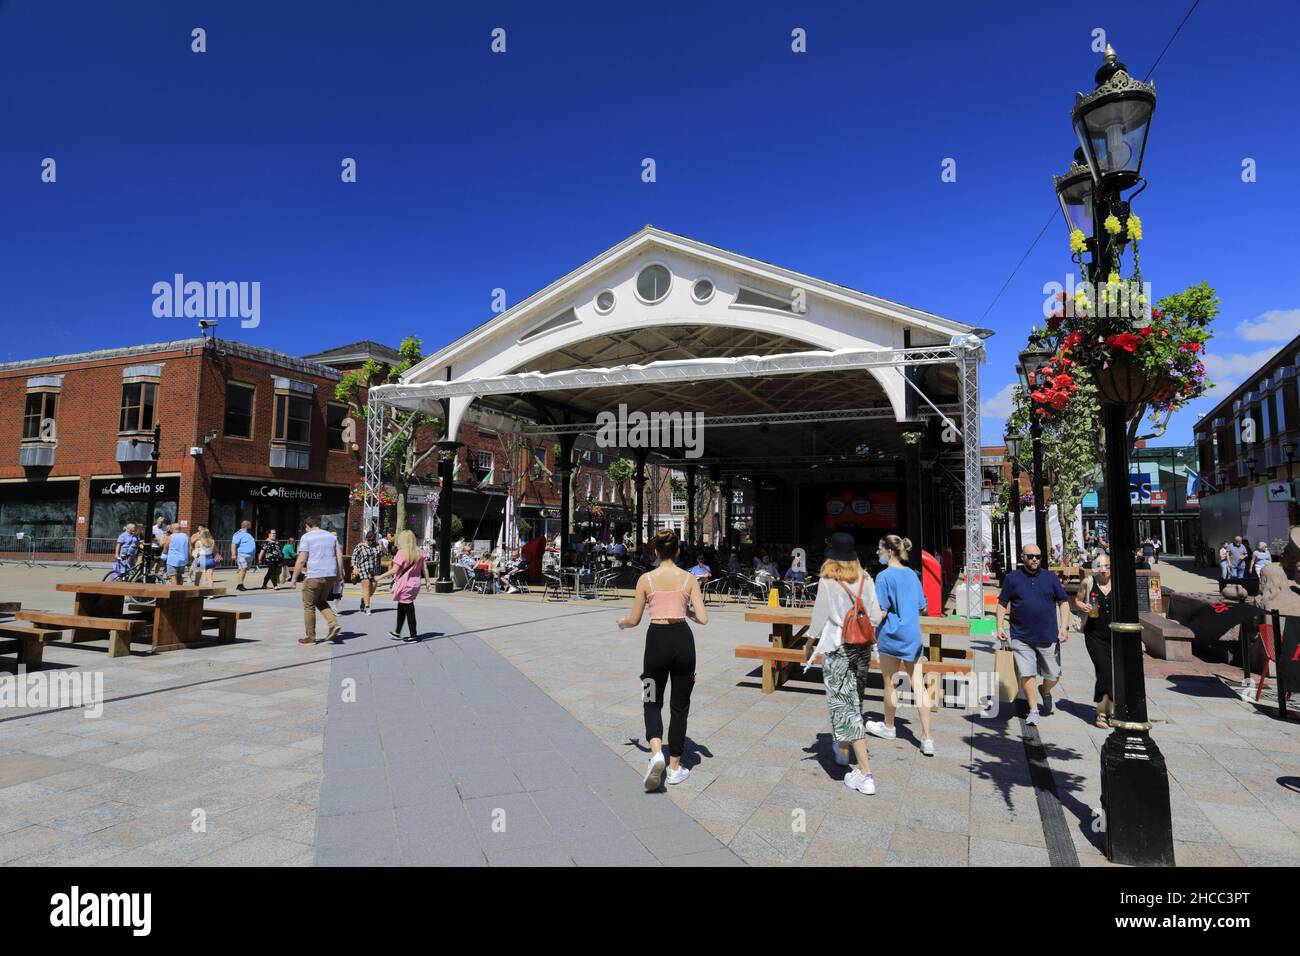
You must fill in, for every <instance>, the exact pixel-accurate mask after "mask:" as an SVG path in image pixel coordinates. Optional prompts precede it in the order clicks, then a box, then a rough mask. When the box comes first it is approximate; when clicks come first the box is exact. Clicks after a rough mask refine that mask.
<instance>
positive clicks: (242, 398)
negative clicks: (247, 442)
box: [222, 382, 255, 438]
mask: <svg viewBox="0 0 1300 956" xmlns="http://www.w3.org/2000/svg"><path fill="white" fill-rule="evenodd" d="M254 392H255V389H254V388H253V386H251V385H240V384H239V383H237V382H227V383H226V420H225V424H224V426H223V427H222V431H223V432H224V434H225V435H226V437H228V438H252V437H253V394H254Z"/></svg>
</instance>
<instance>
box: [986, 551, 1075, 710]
mask: <svg viewBox="0 0 1300 956" xmlns="http://www.w3.org/2000/svg"><path fill="white" fill-rule="evenodd" d="M1020 560H1021V563H1022V564H1023V568H1017V569H1016V570H1014V571H1012V572H1011V573H1010V574H1008V575H1007V576H1006V579H1005V580H1004V581H1003V582H1002V593H1001V594H999V595H998V612H997V617H998V640H999V641H1003V642H1005V641H1007V640H1008V638H1009V639H1010V641H1011V653H1012V654H1013V655H1014V656H1015V659H1016V673H1017V674H1018V675H1019V676H1020V687H1021V689H1022V690H1023V691H1024V693H1025V701H1026V702H1027V703H1028V705H1029V715H1028V716H1027V717H1026V718H1025V723H1027V724H1030V725H1032V726H1036V725H1037V724H1038V717H1039V715H1040V714H1041V715H1042V716H1044V717H1046V716H1048V715H1049V714H1051V713H1052V688H1053V687H1055V686H1056V682H1057V681H1059V680H1060V679H1061V643H1062V642H1064V641H1067V640H1069V637H1070V632H1069V630H1068V625H1069V622H1070V603H1069V600H1068V598H1066V596H1065V588H1063V587H1061V579H1060V578H1058V577H1057V576H1056V575H1055V574H1053V573H1052V572H1051V571H1044V570H1042V563H1043V553H1042V551H1040V550H1039V548H1038V545H1036V544H1027V545H1025V547H1024V549H1023V550H1022V551H1021V552H1020ZM1008 606H1009V607H1010V608H1011V633H1010V635H1008V634H1007V629H1006V621H1005V618H1006V616H1007V608H1008ZM1039 677H1041V678H1042V679H1043V686H1042V692H1043V703H1042V707H1041V709H1040V707H1039V705H1038V690H1039V688H1038V683H1037V680H1036V678H1039Z"/></svg>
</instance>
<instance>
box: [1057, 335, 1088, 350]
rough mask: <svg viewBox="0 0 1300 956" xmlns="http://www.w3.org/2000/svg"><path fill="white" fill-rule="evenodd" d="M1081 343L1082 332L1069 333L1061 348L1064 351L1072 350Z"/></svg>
mask: <svg viewBox="0 0 1300 956" xmlns="http://www.w3.org/2000/svg"><path fill="white" fill-rule="evenodd" d="M1082 341H1083V333H1082V332H1077V331H1076V332H1071V333H1070V334H1069V335H1067V336H1066V337H1065V340H1064V341H1063V342H1062V343H1061V347H1062V348H1065V349H1072V348H1074V347H1075V346H1076V345H1078V344H1079V343H1080V342H1082Z"/></svg>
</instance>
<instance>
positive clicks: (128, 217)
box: [0, 0, 1300, 444]
mask: <svg viewBox="0 0 1300 956" xmlns="http://www.w3.org/2000/svg"><path fill="white" fill-rule="evenodd" d="M1190 2H1191V0H1176V2H1172V0H1152V2H1147V3H1143V4H1133V3H1131V2H1100V3H1092V4H1087V5H1081V4H1068V5H1067V4H1055V3H1053V4H1045V3H1041V2H1025V3H980V4H974V3H956V2H953V3H937V4H934V3H927V4H868V3H861V2H852V3H847V2H846V3H836V2H827V3H816V4H806V3H798V4H796V3H746V4H743V5H742V4H738V3H737V4H727V3H718V4H702V3H689V4H688V3H664V4H649V5H645V4H626V5H624V4H619V5H613V4H579V3H573V4H545V5H543V4H536V3H518V4H507V3H482V4H449V3H448V4H438V3H391V2H374V3H365V4H355V3H352V4H334V3H328V2H321V3H267V2H265V0H262V2H257V3H253V2H230V0H223V2H221V3H216V2H207V3H200V2H147V0H134V2H131V3H129V4H125V3H114V4H104V3H99V2H95V3H90V2H84V3H64V2H58V0H45V2H36V0H0V116H3V118H4V142H3V146H2V147H0V210H3V212H2V213H0V215H3V226H4V227H3V229H0V287H2V288H3V295H0V323H3V325H2V327H3V328H4V329H5V330H6V331H7V332H9V333H10V334H9V335H7V336H6V337H5V340H4V341H3V342H0V360H9V359H16V358H24V357H31V356H36V355H41V354H48V353H51V352H66V351H75V350H81V349H89V348H102V347H109V346H115V345H123V344H130V343H137V342H144V341H155V340H164V339H167V338H174V337H186V336H190V335H193V334H195V331H196V330H195V329H194V327H193V326H194V323H193V319H183V318H170V319H169V318H155V317H154V315H153V313H152V305H153V296H152V293H151V291H150V290H151V288H152V285H153V283H155V282H157V281H160V280H167V279H170V278H171V276H172V275H173V274H174V273H176V272H181V273H184V274H185V275H186V276H187V277H189V278H194V279H200V280H245V281H252V280H257V281H260V282H261V284H262V301H261V314H262V321H261V325H260V326H259V327H258V328H256V329H248V330H241V329H239V328H238V327H237V324H236V323H233V322H226V323H223V325H222V328H221V334H223V335H226V336H229V337H231V338H237V339H240V340H242V341H247V342H250V343H253V344H259V345H265V346H268V347H272V348H280V349H285V350H288V351H293V352H298V353H305V352H309V351H315V350H317V349H321V348H327V347H331V346H334V345H338V344H342V343H344V342H348V341H353V340H355V339H360V338H375V339H379V340H385V341H390V342H396V341H397V340H398V339H400V338H401V337H403V336H404V335H407V334H410V333H415V334H418V335H420V336H421V337H422V339H423V340H424V343H425V345H426V348H429V349H432V348H436V347H438V346H440V345H442V344H445V343H446V342H448V341H450V340H452V339H453V338H455V337H456V336H458V335H460V334H461V333H463V332H464V331H466V330H467V329H469V328H472V327H473V326H475V325H478V324H479V323H480V322H482V321H484V320H486V319H487V318H490V316H491V312H490V304H491V299H490V297H491V293H492V290H493V289H494V288H497V287H501V288H504V289H505V290H506V293H507V296H508V300H509V301H510V302H514V301H518V300H519V299H521V298H523V297H525V296H526V295H528V294H530V293H531V292H533V291H535V290H536V289H538V288H540V287H542V286H543V285H545V284H547V283H548V282H550V281H551V280H552V279H554V278H556V277H557V276H559V275H562V274H563V273H565V272H567V271H569V270H570V269H572V268H573V267H575V266H576V265H578V264H580V263H581V262H583V261H585V260H586V259H587V258H589V257H590V256H592V255H594V254H596V253H597V252H599V251H601V250H602V249H604V248H606V247H608V246H610V245H613V244H614V243H615V242H617V241H619V240H620V239H622V238H624V237H625V236H627V235H628V234H630V233H632V232H634V231H635V230H636V229H638V228H639V227H640V226H642V225H643V224H645V223H647V222H651V223H654V224H655V225H657V226H660V227H663V228H665V229H669V230H672V231H675V232H680V233H683V234H685V235H688V236H691V237H693V238H697V239H700V240H703V241H706V242H710V243H713V244H716V245H720V246H723V247H726V248H730V249H735V250H737V251H739V252H742V253H745V254H748V255H751V256H754V257H756V258H760V259H765V260H768V261H772V262H777V263H780V264H782V265H786V266H789V267H790V268H793V269H797V270H800V271H803V272H807V273H811V274H813V275H817V276H821V277H824V278H827V279H830V280H833V281H836V282H841V283H844V284H846V285H850V286H854V287H856V288H860V289H864V290H867V291H869V292H872V293H875V294H877V295H882V296H885V297H888V298H892V299H896V300H898V301H901V302H905V303H908V304H911V305H915V306H917V307H919V308H924V309H927V310H930V311H933V312H937V313H940V314H943V315H948V316H951V317H953V318H955V319H959V320H962V321H965V322H970V323H972V324H976V325H985V326H988V327H990V328H992V329H994V330H995V331H996V332H997V335H996V336H995V337H994V338H993V339H992V340H991V341H990V343H989V363H988V365H987V366H985V368H984V370H983V394H984V397H985V400H986V408H987V410H988V411H990V412H992V413H993V414H991V415H990V416H989V417H986V418H985V419H984V420H983V422H982V425H983V432H984V434H985V436H986V437H987V438H989V439H992V438H994V437H995V436H997V435H999V434H1000V433H1001V426H1002V418H1001V417H1000V416H999V415H998V414H997V413H998V412H999V411H1000V410H1001V408H1002V406H1001V402H1002V399H1003V398H1004V397H1005V394H1004V393H1001V390H1002V389H1003V387H1004V386H1005V385H1006V384H1007V383H1009V382H1010V381H1011V380H1012V378H1013V374H1014V373H1013V369H1012V365H1013V362H1014V355H1015V353H1016V351H1017V350H1018V349H1019V348H1020V347H1021V346H1022V345H1023V343H1024V336H1025V334H1026V332H1027V331H1028V329H1029V326H1030V324H1031V323H1032V322H1033V321H1034V320H1035V319H1036V318H1038V317H1039V316H1041V308H1042V301H1043V294H1042V287H1043V284H1044V283H1045V282H1048V281H1052V280H1056V281H1063V280H1064V277H1065V274H1066V272H1067V271H1068V270H1069V268H1070V262H1069V258H1068V250H1067V246H1066V237H1065V229H1064V226H1063V225H1062V224H1061V223H1060V222H1059V221H1053V222H1052V224H1051V226H1050V227H1049V228H1048V230H1047V232H1046V233H1045V234H1044V235H1043V237H1042V239H1041V241H1039V243H1038V245H1037V246H1036V247H1035V248H1034V250H1033V252H1032V253H1031V254H1030V255H1029V257H1028V258H1027V259H1026V260H1025V262H1024V264H1023V265H1022V266H1021V267H1020V269H1019V271H1018V273H1017V274H1016V276H1015V278H1014V279H1013V280H1012V281H1011V283H1010V284H1009V285H1008V286H1007V288H1006V289H1005V290H1004V291H1003V292H1002V293H1001V295H1000V297H998V298H997V301H996V304H995V305H993V307H992V309H991V310H989V305H990V303H992V302H993V301H994V298H995V296H997V294H998V292H999V289H1001V287H1002V285H1003V283H1004V282H1005V281H1006V279H1007V277H1008V275H1010V274H1011V272H1012V269H1013V268H1014V267H1015V266H1016V264H1017V262H1019V261H1020V259H1021V257H1022V256H1023V255H1024V253H1025V251H1026V250H1027V249H1028V248H1029V245H1030V243H1031V241H1032V240H1033V239H1034V237H1035V236H1036V235H1038V233H1039V230H1040V229H1041V228H1042V227H1043V225H1044V223H1045V222H1046V221H1047V219H1048V217H1049V216H1050V215H1053V212H1054V210H1055V208H1056V206H1055V198H1054V196H1053V195H1052V191H1051V182H1050V177H1051V175H1052V174H1053V173H1059V172H1062V171H1064V169H1065V167H1066V166H1067V165H1068V164H1069V161H1070V156H1071V153H1072V151H1073V148H1074V146H1075V145H1076V144H1075V142H1074V139H1073V134H1072V132H1071V129H1070V125H1069V116H1068V114H1069V110H1070V107H1071V106H1072V104H1073V96H1074V92H1075V91H1076V90H1086V89H1091V87H1092V73H1093V71H1094V70H1095V69H1096V67H1097V65H1098V62H1099V57H1098V55H1097V54H1095V53H1093V52H1092V51H1091V49H1090V45H1091V43H1092V31H1093V30H1094V29H1096V28H1102V29H1104V30H1105V31H1106V36H1107V39H1108V40H1109V41H1110V42H1111V43H1112V44H1113V45H1114V46H1115V47H1116V49H1117V50H1118V51H1119V53H1120V57H1121V59H1122V60H1124V61H1125V62H1126V63H1127V64H1128V66H1129V67H1130V69H1131V71H1132V72H1133V73H1134V74H1135V75H1137V76H1139V77H1141V76H1143V75H1144V74H1145V73H1146V72H1147V70H1148V69H1149V68H1150V66H1151V64H1152V63H1153V62H1154V61H1155V59H1156V57H1157V56H1158V55H1159V54H1160V51H1161V49H1162V48H1163V47H1164V46H1165V44H1166V42H1167V41H1168V40H1169V37H1170V35H1171V34H1172V33H1173V31H1174V29H1175V27H1176V26H1177V25H1178V23H1179V21H1180V20H1182V18H1183V16H1184V14H1186V12H1187V9H1188V7H1189V5H1190ZM616 7H617V8H616ZM1298 10H1300V8H1297V6H1296V5H1295V4H1293V3H1289V2H1288V3H1283V2H1278V0H1266V2H1260V3H1252V4H1249V5H1242V4H1229V3H1226V2H1224V0H1202V2H1201V3H1200V5H1199V7H1198V8H1197V10H1196V11H1195V12H1194V13H1193V14H1192V16H1191V18H1190V19H1189V20H1188V22H1187V24H1186V26H1185V27H1184V28H1183V30H1182V32H1181V34H1180V35H1179V36H1178V38H1177V40H1176V41H1175V42H1174V44H1173V46H1172V47H1171V48H1170V49H1169V51H1168V52H1167V53H1166V54H1165V56H1164V59H1163V60H1162V61H1161V63H1160V64H1159V67H1158V69H1157V71H1156V73H1155V75H1154V79H1155V81H1156V85H1157V92H1158V95H1159V104H1158V106H1157V109H1156V114H1155V119H1154V123H1153V127H1152V133H1151V140H1150V143H1149V146H1148V149H1147V157H1146V163H1145V166H1144V173H1145V174H1146V176H1147V178H1148V179H1149V180H1150V183H1151V185H1150V186H1149V187H1148V188H1147V190H1146V191H1145V192H1144V193H1143V195H1142V196H1141V197H1140V198H1139V200H1138V202H1137V204H1136V206H1135V210H1136V211H1137V212H1138V213H1140V215H1141V216H1142V218H1143V221H1144V226H1145V234H1146V241H1145V243H1144V245H1143V254H1142V255H1143V272H1144V274H1145V275H1146V277H1147V278H1148V279H1150V280H1152V281H1153V282H1154V283H1155V291H1156V294H1157V296H1159V295H1161V294H1164V293H1165V292H1168V291H1174V290H1176V289H1180V288H1182V287H1183V286H1185V285H1186V284H1188V283H1191V282H1196V281H1200V280H1201V279H1205V280H1207V281H1209V282H1210V283H1211V284H1213V285H1214V286H1216V287H1217V288H1218V290H1219V292H1220V294H1221V296H1222V299H1223V305H1224V312H1223V315H1222V316H1221V317H1220V319H1219V320H1218V322H1217V325H1216V327H1217V333H1218V337H1217V338H1216V339H1215V341H1214V342H1213V343H1211V352H1210V355H1211V358H1210V359H1209V366H1210V370H1211V374H1212V375H1213V376H1214V377H1215V378H1216V379H1218V380H1219V381H1222V382H1226V383H1231V382H1236V381H1240V379H1241V377H1242V376H1243V375H1244V374H1245V373H1246V372H1248V371H1249V370H1250V369H1251V368H1253V367H1255V366H1256V365H1258V364H1259V362H1260V361H1262V360H1263V358H1264V357H1265V356H1266V355H1267V354H1269V353H1270V352H1271V351H1272V350H1274V349H1276V348H1277V347H1278V346H1279V345H1280V344H1281V343H1282V342H1283V341H1285V340H1287V339H1290V338H1291V337H1292V336H1293V335H1295V334H1296V333H1297V332H1300V280H1298V279H1297V276H1300V269H1297V267H1296V266H1295V262H1294V258H1295V254H1294V248H1293V247H1292V245H1291V239H1292V238H1293V234H1294V225H1293V224H1294V223H1295V222H1296V214H1297V212H1300V185H1297V183H1296V181H1295V178H1294V173H1293V170H1294V169H1295V168H1296V157H1297V155H1300V130H1298V129H1297V124H1296V123H1295V121H1294V120H1295V96H1296V91H1297V83H1298V81H1300V54H1297V52H1296V50H1297V44H1296V35H1297V28H1298V27H1300V12H1298ZM127 11H129V12H127ZM194 27H203V28H204V29H205V30H206V31H207V44H208V50H207V52H206V53H203V54H195V53H192V52H191V50H190V43H191V40H190V35H191V30H192V29H193V28H194ZM495 27H502V28H504V29H505V30H506V42H507V52H506V53H505V54H504V55H494V54H492V53H491V52H490V49H489V43H490V33H491V31H492V30H493V28H495ZM796 27H800V28H803V29H804V30H806V31H807V38H808V40H807V45H808V52H807V53H805V54H795V53H793V52H791V49H790V34H791V30H792V29H794V28H796ZM647 156H648V157H653V158H654V159H655V160H656V163H657V167H658V181H657V182H655V183H653V184H646V183H643V182H642V181H641V178H640V171H641V165H640V164H641V160H642V158H643V157H647ZM45 157H53V158H54V159H55V160H56V162H57V175H58V181H57V182H56V183H54V184H48V183H42V182H41V180H40V174H41V162H42V160H43V159H44V158H45ZM343 157H354V158H355V159H356V160H357V163H358V181H357V182H356V183H355V184H347V185H345V184H343V183H341V182H340V177H339V169H340V165H339V164H340V160H341V159H342V158H343ZM949 157H950V158H953V159H955V160H956V163H957V181H956V182H954V183H945V182H942V181H941V179H940V172H941V163H942V162H943V160H944V159H945V158H949ZM1245 158H1252V159H1254V160H1255V161H1256V163H1257V170H1258V180H1257V181H1256V182H1254V183H1243V182H1242V179H1241V164H1242V161H1243V159H1245ZM1057 218H1058V220H1059V214H1058V216H1057ZM986 310H987V314H986ZM1211 394H1212V395H1213V394H1214V393H1211ZM1222 394H1224V392H1223V391H1220V392H1219V395H1222ZM1216 400H1217V399H1214V398H1211V399H1207V400H1203V401H1202V402H1201V403H1198V406H1199V409H1200V410H1201V411H1204V410H1207V409H1208V408H1209V407H1210V406H1211V405H1212V404H1213V403H1214V401H1216ZM1196 410H1197V406H1193V408H1191V409H1189V410H1188V411H1186V412H1184V413H1182V414H1181V415H1180V416H1179V417H1178V418H1176V419H1175V420H1174V422H1173V423H1172V425H1171V427H1170V429H1169V432H1168V434H1167V436H1166V439H1165V440H1164V441H1163V442H1162V443H1164V444H1175V443H1181V442H1185V441H1187V440H1189V439H1190V434H1191V424H1192V422H1193V421H1194V418H1195V411H1196Z"/></svg>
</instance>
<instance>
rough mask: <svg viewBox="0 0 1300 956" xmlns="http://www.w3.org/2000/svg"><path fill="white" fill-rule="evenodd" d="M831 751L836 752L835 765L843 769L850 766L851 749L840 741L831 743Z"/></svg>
mask: <svg viewBox="0 0 1300 956" xmlns="http://www.w3.org/2000/svg"><path fill="white" fill-rule="evenodd" d="M831 749H832V750H834V751H835V763H836V764H838V765H839V766H841V767H847V766H848V765H849V749H848V747H847V746H846V745H845V744H842V743H840V742H839V741H838V740H833V741H831Z"/></svg>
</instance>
